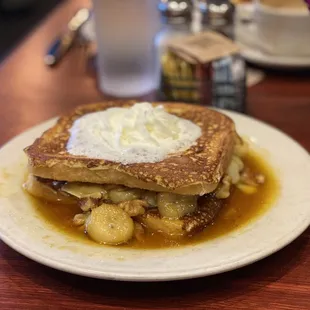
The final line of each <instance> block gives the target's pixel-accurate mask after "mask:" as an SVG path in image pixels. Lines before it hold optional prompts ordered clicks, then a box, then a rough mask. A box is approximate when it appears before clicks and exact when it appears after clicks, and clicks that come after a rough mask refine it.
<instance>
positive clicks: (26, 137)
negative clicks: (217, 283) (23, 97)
mask: <svg viewBox="0 0 310 310" xmlns="http://www.w3.org/2000/svg"><path fill="white" fill-rule="evenodd" d="M225 113H226V114H227V115H229V116H230V117H231V118H232V119H233V120H234V121H235V123H236V126H237V130H238V132H239V133H240V134H241V135H247V136H248V137H251V141H253V145H252V147H253V148H255V149H256V150H257V151H259V150H260V152H261V154H262V156H264V157H265V158H266V160H268V162H269V163H270V164H271V165H272V166H273V167H274V169H275V171H276V173H277V175H278V178H279V179H280V181H281V194H280V196H279V198H278V199H277V201H276V202H275V203H274V205H273V206H272V207H271V208H270V209H269V211H267V212H266V213H265V214H264V215H262V216H261V217H260V218H258V219H256V220H255V221H252V222H250V223H249V224H247V225H246V226H244V227H243V228H242V229H239V230H236V231H233V232H231V233H229V234H227V235H225V236H222V237H219V238H216V239H214V240H210V241H207V242H204V243H199V244H195V245H192V246H187V247H180V248H174V249H162V250H161V249H158V250H137V249H136V250H133V249H128V248H122V247H105V246H100V245H97V244H95V243H91V242H87V243H86V242H85V243H83V242H82V241H79V240H77V239H76V238H75V237H74V236H73V235H64V234H62V233H61V232H60V231H57V230H55V228H53V225H52V224H49V223H47V222H45V221H44V220H43V219H42V218H41V217H40V216H39V215H38V214H37V213H36V211H35V209H34V207H33V206H32V204H31V203H30V202H29V201H28V199H27V197H26V196H25V194H24V193H23V191H22V189H21V183H22V182H23V178H24V175H25V171H26V160H25V156H24V155H23V151H22V149H23V148H24V147H25V146H27V145H29V144H31V143H32V142H33V140H34V139H35V138H36V137H38V136H39V135H40V134H41V133H42V132H43V131H44V130H46V129H47V128H48V127H50V126H51V125H52V124H54V122H55V120H51V121H48V122H46V123H43V124H41V125H39V126H36V127H34V128H32V129H30V130H28V131H26V132H24V133H23V134H21V135H19V136H17V137H16V138H14V139H13V140H12V141H10V142H9V143H7V144H6V145H5V146H4V147H3V148H2V149H1V150H0V214H1V217H0V237H1V239H2V240H3V241H4V242H5V243H6V244H8V245H9V246H10V247H12V248H13V249H15V250H16V251H18V252H19V253H21V254H23V255H25V256H27V257H29V258H30V259H33V260H35V261H37V262H39V263H41V264H44V265H47V266H50V267H52V268H55V269H59V270H63V271H66V272H70V273H74V274H79V275H83V276H89V277H96V278H102V279H113V280H125V281H164V280H180V279H187V278H194V277H202V276H207V275H212V274H217V273H221V272H224V271H228V270H232V269H236V268H239V267H242V266H244V265H247V264H251V263H253V262H255V261H257V260H259V259H262V258H264V257H266V256H268V255H270V254H272V253H274V252H275V251H277V250H279V249H281V248H282V247H284V246H285V245H287V244H288V243H290V242H292V241H293V240H294V239H295V238H297V237H298V236H299V235H300V234H301V233H302V232H303V231H304V230H305V229H306V228H307V227H308V226H309V224H310V208H309V201H310V191H309V179H310V158H309V154H308V153H307V152H306V151H305V150H304V149H303V148H302V147H301V146H300V145H298V144H297V143H296V142H295V141H293V140H292V139H291V138H289V137H288V136H286V135H285V134H283V133H282V132H280V131H278V130H277V129H274V128H272V127H270V126H268V125H266V124H264V123H262V122H259V121H257V120H254V119H252V118H250V117H247V116H243V115H240V114H237V113H232V112H225ZM288 150H289V152H288ZM275 268H276V266H275Z"/></svg>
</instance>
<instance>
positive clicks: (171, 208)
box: [157, 193, 197, 219]
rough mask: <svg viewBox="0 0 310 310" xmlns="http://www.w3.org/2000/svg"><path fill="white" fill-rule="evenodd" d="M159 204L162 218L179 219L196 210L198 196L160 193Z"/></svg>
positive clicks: (158, 196)
mask: <svg viewBox="0 0 310 310" xmlns="http://www.w3.org/2000/svg"><path fill="white" fill-rule="evenodd" d="M157 203H158V211H159V213H160V215H161V216H162V217H166V218H170V219H179V218H181V217H182V216H184V215H185V214H188V213H192V212H194V211H195V210H196V207H197V196H186V195H178V194H171V193H159V194H158V195H157Z"/></svg>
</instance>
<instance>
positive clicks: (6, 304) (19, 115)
mask: <svg viewBox="0 0 310 310" xmlns="http://www.w3.org/2000/svg"><path fill="white" fill-rule="evenodd" d="M85 3H88V2H87V1H83V0H71V1H67V2H64V4H63V5H62V6H61V7H59V8H58V9H57V10H56V11H55V12H53V13H52V14H51V15H50V17H49V18H48V19H47V20H46V21H44V22H43V23H42V24H41V25H39V27H37V29H36V30H35V31H34V32H33V33H31V34H30V36H29V37H28V38H26V40H25V41H24V42H23V43H22V44H21V46H19V47H18V48H17V49H16V50H15V52H14V53H12V55H11V56H10V57H9V58H8V59H7V60H6V61H5V63H3V64H2V65H1V70H0V109H1V110H0V111H1V119H0V132H1V135H0V144H2V143H4V142H6V141H8V140H9V139H10V138H12V137H13V136H14V135H16V134H19V133H21V132H22V131H23V130H25V129H26V128H28V127H30V126H33V125H35V124H37V123H38V122H42V121H44V120H47V119H49V118H51V117H53V116H56V115H58V114H60V113H62V112H64V111H66V110H68V109H70V108H72V107H74V106H76V105H78V104H83V103H88V102H91V101H97V100H100V99H101V98H102V95H101V94H100V93H99V92H98V91H97V90H96V86H95V82H94V79H93V77H91V76H89V75H87V74H86V72H85V63H84V62H85V57H84V55H83V51H82V49H78V48H76V49H74V50H72V51H71V53H70V56H69V55H68V57H66V58H65V60H64V61H63V62H62V63H61V65H60V66H59V67H58V68H55V69H48V68H46V67H45V66H44V64H43V61H42V55H43V53H44V51H45V49H46V47H47V45H48V44H49V43H50V40H51V38H52V37H54V36H55V35H56V34H57V33H58V32H59V31H60V30H61V29H62V28H63V27H64V25H65V23H66V21H67V20H68V18H69V17H70V16H71V15H72V14H73V13H74V11H75V10H76V9H77V8H78V7H80V6H81V5H83V4H84V5H85ZM248 111H249V114H250V115H252V116H254V117H256V118H259V119H262V120H264V121H266V122H268V123H270V124H272V125H274V126H276V127H278V128H280V129H282V130H283V131H284V132H286V133H287V134H289V135H291V136H292V137H293V138H295V139H296V140H297V141H299V142H300V143H301V144H302V145H303V146H304V147H305V148H306V149H308V150H310V76H309V75H307V74H298V75H296V74H292V73H291V74H282V73H280V74H275V73H273V74H271V73H269V74H268V75H267V79H266V80H264V81H263V82H262V83H261V84H259V85H257V86H255V87H253V88H251V89H250V90H249V95H248ZM288 151H289V150H288ZM292 160H294V159H293V158H292ZM0 223H1V219H0ZM309 239H310V230H309V229H308V230H307V231H306V232H305V233H304V234H303V235H302V236H300V237H299V238H298V239H297V240H295V241H294V242H293V243H292V244H290V245H289V246H287V247H286V248H284V249H283V250H281V251H279V252H278V253H276V254H274V255H272V256H270V257H268V258H266V259H264V260H262V261H260V262H258V263H255V264H253V265H251V266H248V267H245V268H242V269H240V270H236V271H233V272H229V273H226V274H222V275H218V276H212V277H208V278H202V279H195V280H189V281H181V282H176V283H121V282H110V281H100V280H94V279H87V278H82V277H79V276H74V275H70V274H66V273H63V272H59V271H55V270H52V269H50V268H48V267H44V266H42V265H40V264H37V263H35V262H33V261H30V260H29V259H27V258H25V257H23V256H21V255H20V254H18V253H16V252H15V251H13V250H11V249H10V248H9V247H7V246H6V245H5V244H4V243H2V242H0V308H1V309H61V308H62V309H100V308H107V309H120V308H123V309H130V308H140V309H151V308H169V309H178V308H183V309H184V308H192V309H285V310H287V309H296V310H302V309H310V242H309Z"/></svg>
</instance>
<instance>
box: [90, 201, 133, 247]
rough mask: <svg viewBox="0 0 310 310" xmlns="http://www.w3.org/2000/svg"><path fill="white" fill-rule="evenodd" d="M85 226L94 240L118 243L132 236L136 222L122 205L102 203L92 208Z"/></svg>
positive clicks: (111, 243)
mask: <svg viewBox="0 0 310 310" xmlns="http://www.w3.org/2000/svg"><path fill="white" fill-rule="evenodd" d="M85 228H86V232H87V233H88V235H89V236H90V238H92V239H93V240H94V241H96V242H98V243H103V244H110V245H118V244H121V243H125V242H127V241H128V240H130V239H131V238H132V236H133V233H134V222H133V220H132V219H131V217H130V216H129V215H128V214H127V213H126V212H125V211H124V210H122V209H121V208H120V207H118V206H115V205H107V204H102V205H101V206H99V207H97V208H95V209H93V210H92V212H91V214H90V216H89V217H88V219H87V221H86V225H85Z"/></svg>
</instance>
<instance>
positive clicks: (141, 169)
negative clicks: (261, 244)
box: [25, 101, 237, 195]
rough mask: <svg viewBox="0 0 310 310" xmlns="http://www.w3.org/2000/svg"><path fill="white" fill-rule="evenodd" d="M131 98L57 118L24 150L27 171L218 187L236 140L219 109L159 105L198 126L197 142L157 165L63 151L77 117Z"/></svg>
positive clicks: (149, 185) (179, 187)
mask: <svg viewBox="0 0 310 310" xmlns="http://www.w3.org/2000/svg"><path fill="white" fill-rule="evenodd" d="M135 103H136V102H135V101H106V102H101V103H94V104H88V105H84V106H80V107H77V108H76V109H75V110H74V111H73V112H72V113H70V114H69V115H67V116H63V117H61V118H60V119H59V120H58V122H57V123H56V125H55V126H53V127H52V128H50V129H49V130H47V131H46V132H44V133H43V135H42V136H41V137H40V138H38V139H36V140H35V142H34V143H33V144H32V145H30V146H28V147H27V148H26V149H25V152H26V154H27V156H28V159H29V165H28V167H29V172H30V173H31V174H33V175H35V176H38V177H42V178H46V179H52V180H59V181H68V182H88V183H99V184H104V183H108V184H120V185H125V186H128V187H134V188H141V189H147V190H151V191H158V192H172V193H178V194H183V195H204V194H206V193H209V192H212V191H214V190H215V189H216V187H217V185H218V183H219V182H220V180H221V178H222V176H223V174H224V172H225V170H226V168H227V166H228V164H229V161H230V159H231V156H232V152H233V148H234V144H235V141H236V137H237V134H236V130H235V125H234V123H233V121H232V120H231V119H230V118H229V117H227V116H225V115H224V114H222V113H219V112H217V111H215V110H212V109H207V108H205V107H202V106H193V105H189V104H183V103H152V104H153V105H159V104H161V105H163V106H164V108H165V110H166V111H167V112H169V113H171V114H174V115H177V116H179V117H182V118H185V119H188V120H190V121H192V122H194V123H195V124H197V125H198V126H200V128H201V130H202V135H201V137H200V138H199V139H198V140H197V143H196V144H195V145H193V146H192V147H190V148H189V149H188V150H186V151H185V152H182V153H175V154H170V155H169V156H168V157H167V158H165V159H164V160H162V161H160V162H155V163H139V164H126V165H124V164H121V163H117V162H112V161H108V160H104V159H93V158H87V157H83V156H74V155H71V154H69V153H68V152H67V150H66V145H67V142H68V140H69V138H70V133H69V130H70V128H71V126H72V124H73V123H74V121H75V120H76V119H78V118H79V117H81V116H83V115H85V114H87V113H92V112H96V111H102V110H105V109H108V108H111V107H130V106H132V105H134V104H135Z"/></svg>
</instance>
